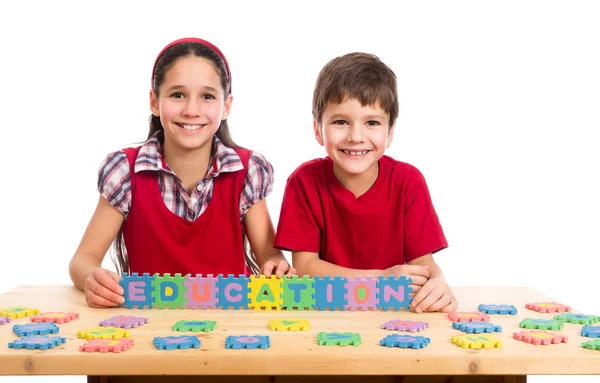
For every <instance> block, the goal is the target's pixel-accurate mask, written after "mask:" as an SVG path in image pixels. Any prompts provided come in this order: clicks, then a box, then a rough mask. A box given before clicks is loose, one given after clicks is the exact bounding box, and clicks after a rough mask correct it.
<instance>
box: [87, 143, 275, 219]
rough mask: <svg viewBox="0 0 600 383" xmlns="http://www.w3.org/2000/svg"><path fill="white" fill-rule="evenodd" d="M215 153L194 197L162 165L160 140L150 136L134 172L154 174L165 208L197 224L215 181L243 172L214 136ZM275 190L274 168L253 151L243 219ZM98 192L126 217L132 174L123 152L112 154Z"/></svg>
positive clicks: (103, 168)
mask: <svg viewBox="0 0 600 383" xmlns="http://www.w3.org/2000/svg"><path fill="white" fill-rule="evenodd" d="M214 139H215V144H216V151H215V155H214V157H213V161H214V164H215V165H216V166H211V167H210V169H209V171H208V174H207V175H206V177H205V178H203V179H202V180H200V182H198V185H197V186H196V188H195V189H194V191H193V193H192V194H191V195H188V193H187V191H186V189H185V187H184V186H183V183H182V182H181V180H180V179H179V177H177V175H176V174H175V173H174V172H173V170H171V168H170V167H169V165H168V164H166V163H165V166H163V160H162V159H163V156H162V148H161V145H160V142H159V141H158V138H157V137H156V135H155V136H153V137H151V138H150V139H148V141H146V142H145V143H144V144H143V145H142V147H141V148H140V151H139V154H138V156H137V158H136V160H135V164H134V171H135V172H136V173H137V172H140V171H148V170H149V171H155V172H157V173H158V185H159V187H160V193H161V195H162V199H163V201H164V202H165V205H166V206H167V207H168V208H169V210H171V211H172V212H173V213H175V214H176V215H178V216H179V217H182V218H185V219H186V220H188V221H195V220H196V219H198V217H200V215H202V213H203V212H204V211H205V210H206V208H207V207H208V204H209V203H210V200H211V198H212V193H213V181H214V178H215V177H218V176H219V174H221V173H223V172H236V171H238V170H242V169H244V165H242V161H241V159H240V157H239V156H238V155H237V153H236V152H235V151H234V150H233V149H231V148H228V147H226V146H225V145H223V143H222V142H221V141H220V140H219V139H218V138H217V137H215V138H214ZM271 190H273V167H272V166H271V164H270V163H269V162H268V161H267V160H266V159H265V158H264V157H263V156H262V155H261V154H260V153H257V152H252V154H251V156H250V160H249V162H248V172H247V174H246V182H245V184H244V189H243V190H242V194H241V196H240V207H239V211H240V220H242V219H243V218H244V216H245V215H246V213H247V212H248V210H249V209H250V207H252V205H254V204H255V203H257V202H258V201H260V200H261V199H263V198H265V197H266V196H267V195H269V193H271ZM98 191H99V192H100V194H101V195H102V196H103V197H104V198H106V200H107V201H108V202H110V204H111V205H113V206H114V207H115V208H117V210H119V211H120V212H121V213H122V214H123V216H125V218H127V215H128V214H129V208H130V207H131V175H130V168H129V162H128V161H127V155H126V154H125V152H123V151H122V150H119V151H116V152H113V153H111V154H109V155H108V156H107V157H106V159H104V161H103V162H102V164H101V165H100V169H99V171H98Z"/></svg>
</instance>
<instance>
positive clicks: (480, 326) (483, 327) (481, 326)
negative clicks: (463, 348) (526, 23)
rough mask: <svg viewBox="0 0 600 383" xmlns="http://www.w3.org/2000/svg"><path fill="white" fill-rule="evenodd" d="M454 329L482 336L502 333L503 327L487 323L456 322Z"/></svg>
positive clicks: (453, 324)
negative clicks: (482, 334)
mask: <svg viewBox="0 0 600 383" xmlns="http://www.w3.org/2000/svg"><path fill="white" fill-rule="evenodd" d="M452 328H453V329H455V330H460V331H462V332H466V333H467V334H473V333H475V334H481V333H482V332H501V331H502V327H500V326H498V325H495V324H491V323H487V322H465V323H460V322H455V323H452Z"/></svg>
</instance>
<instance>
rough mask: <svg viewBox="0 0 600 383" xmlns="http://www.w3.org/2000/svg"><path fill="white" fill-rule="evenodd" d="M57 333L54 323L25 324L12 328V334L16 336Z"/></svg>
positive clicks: (57, 329)
mask: <svg viewBox="0 0 600 383" xmlns="http://www.w3.org/2000/svg"><path fill="white" fill-rule="evenodd" d="M59 331H60V329H59V328H58V326H57V325H56V324H55V323H26V324H16V325H14V326H13V332H14V333H15V334H17V336H34V335H48V334H58V332H59Z"/></svg>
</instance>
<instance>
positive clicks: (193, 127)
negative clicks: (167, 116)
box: [181, 125, 202, 130]
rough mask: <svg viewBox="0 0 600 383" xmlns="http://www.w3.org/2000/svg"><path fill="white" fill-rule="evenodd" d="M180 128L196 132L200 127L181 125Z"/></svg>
mask: <svg viewBox="0 0 600 383" xmlns="http://www.w3.org/2000/svg"><path fill="white" fill-rule="evenodd" d="M181 127H182V128H183V129H185V130H198V129H200V128H201V127H202V125H181Z"/></svg>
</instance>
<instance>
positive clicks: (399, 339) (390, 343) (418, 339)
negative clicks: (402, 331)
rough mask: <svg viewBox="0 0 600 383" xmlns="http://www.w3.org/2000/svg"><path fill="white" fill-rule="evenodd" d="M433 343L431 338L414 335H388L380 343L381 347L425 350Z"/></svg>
mask: <svg viewBox="0 0 600 383" xmlns="http://www.w3.org/2000/svg"><path fill="white" fill-rule="evenodd" d="M430 342H431V338H426V337H424V336H420V335H419V336H412V335H397V334H393V335H388V336H386V337H385V338H383V339H382V340H380V341H379V345H380V346H385V347H400V348H415V349H416V348H423V347H425V346H427V345H428V344H429V343H430Z"/></svg>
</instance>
